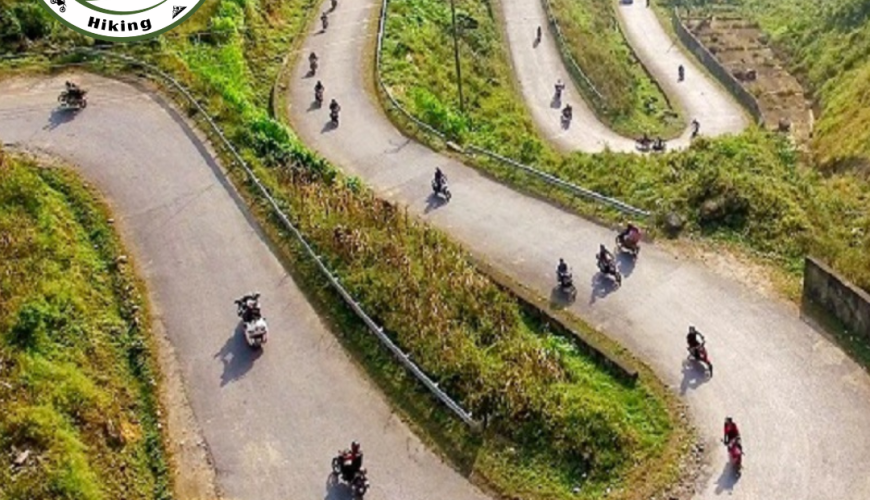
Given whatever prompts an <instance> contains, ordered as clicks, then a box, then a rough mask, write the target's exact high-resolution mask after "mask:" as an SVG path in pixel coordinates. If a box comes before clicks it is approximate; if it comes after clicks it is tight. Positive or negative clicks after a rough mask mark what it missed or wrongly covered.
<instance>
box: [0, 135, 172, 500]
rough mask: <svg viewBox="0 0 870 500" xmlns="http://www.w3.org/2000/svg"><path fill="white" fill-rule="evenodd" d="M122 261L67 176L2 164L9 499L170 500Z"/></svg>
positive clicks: (2, 346) (0, 299) (102, 219)
mask: <svg viewBox="0 0 870 500" xmlns="http://www.w3.org/2000/svg"><path fill="white" fill-rule="evenodd" d="M0 158H2V151H0ZM122 253H123V250H122V248H121V246H120V243H119V241H118V239H117V237H116V236H115V233H114V232H113V231H112V227H111V226H110V225H109V224H108V222H107V219H106V212H105V208H104V207H103V206H102V205H101V204H100V203H99V202H98V201H95V197H94V196H92V195H91V194H90V193H89V192H88V191H87V190H86V189H85V188H84V187H83V186H82V184H81V183H80V182H79V181H78V180H77V179H76V178H75V177H74V176H73V175H72V174H71V173H70V172H69V171H66V170H55V169H43V168H39V167H38V166H36V165H35V164H33V163H32V162H31V161H30V160H23V159H16V158H9V157H7V158H6V160H5V161H4V160H2V159H0V408H2V411H0V450H2V456H3V459H2V460H0V499H2V500H54V499H59V498H68V499H77V500H115V499H118V498H124V499H128V500H136V499H142V500H145V499H169V498H170V489H169V484H168V481H169V478H168V474H167V470H166V462H165V459H164V456H163V447H162V444H161V437H160V434H159V432H158V427H157V417H156V412H157V407H156V405H157V403H156V398H155V395H154V386H153V381H154V378H155V376H156V375H155V373H154V371H153V368H152V366H153V361H152V359H151V355H150V352H149V347H148V341H147V339H146V336H145V332H144V331H143V329H142V328H141V327H140V326H138V324H137V323H134V322H133V317H134V315H135V314H136V312H135V311H136V308H138V307H139V305H140V304H139V298H138V294H137V292H136V289H135V287H134V286H133V284H134V279H135V278H134V277H133V276H132V275H131V274H130V273H129V271H127V270H126V269H125V268H124V266H119V265H117V264H116V263H115V258H116V257H117V256H118V255H120V254H122ZM23 453H29V455H28V456H26V459H25V460H23V462H22V463H21V464H20V465H18V466H16V465H13V461H14V460H15V459H16V458H18V457H23V456H24V455H22V454H23Z"/></svg>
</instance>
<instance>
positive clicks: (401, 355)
mask: <svg viewBox="0 0 870 500" xmlns="http://www.w3.org/2000/svg"><path fill="white" fill-rule="evenodd" d="M74 52H78V53H84V54H88V55H91V56H97V57H109V58H115V59H118V60H120V61H123V62H124V63H126V64H129V65H130V66H133V67H139V68H142V69H145V70H147V71H148V72H150V73H152V74H154V75H157V76H159V77H160V78H161V79H163V80H164V81H166V82H167V83H169V84H170V85H171V86H172V87H173V88H174V89H175V90H176V91H178V92H179V93H180V94H181V95H182V96H184V97H185V99H186V100H187V101H188V102H189V103H190V104H191V105H192V106H193V107H194V108H196V110H197V111H198V114H199V116H201V117H202V118H203V119H204V120H205V121H206V123H208V125H209V128H210V129H211V131H212V132H213V133H214V135H215V136H217V137H218V138H219V139H220V142H221V144H222V145H223V146H224V147H225V148H226V150H227V151H229V153H230V156H231V158H232V160H234V162H235V164H237V165H238V166H239V167H241V168H242V170H244V171H245V174H247V176H248V178H249V179H250V180H251V182H253V183H254V185H255V186H257V189H258V190H259V191H260V194H262V195H263V197H265V198H266V200H267V201H268V202H269V205H270V206H271V207H272V210H274V212H275V214H276V215H277V216H278V218H280V219H281V222H282V223H283V224H284V226H285V227H286V228H287V229H288V230H289V231H290V232H292V233H293V235H294V236H296V239H297V240H298V241H299V243H301V244H302V246H303V247H304V248H305V251H306V253H307V254H308V255H309V256H310V257H311V258H312V259H314V261H315V262H316V263H317V267H318V268H319V269H320V271H321V272H322V273H323V274H324V276H326V278H327V279H328V281H329V283H330V285H332V287H333V288H334V289H335V291H337V292H338V293H339V295H341V297H342V299H344V301H345V303H346V304H347V305H348V306H350V308H351V309H352V310H353V311H354V313H356V315H357V316H358V317H359V318H360V319H362V320H363V322H364V323H365V324H366V326H367V327H368V328H369V330H371V331H372V333H374V334H375V336H377V338H378V340H380V341H381V343H383V344H384V345H385V346H386V347H387V348H388V349H389V350H390V352H392V353H393V355H394V356H395V357H396V358H398V360H399V362H400V363H402V365H404V367H405V368H406V369H407V370H408V371H409V372H411V373H412V374H413V375H414V376H415V377H417V379H418V380H419V381H420V382H421V383H422V384H423V385H424V386H426V388H427V389H429V390H430V391H431V392H432V394H434V395H435V396H436V397H437V398H438V399H439V400H441V402H442V403H444V405H445V406H447V407H448V408H449V409H450V410H451V411H452V412H453V413H455V414H456V416H458V417H459V418H460V419H461V420H462V421H463V422H465V423H466V424H467V425H469V426H470V427H472V428H474V429H478V428H479V426H480V424H479V423H478V422H477V421H475V420H474V418H472V414H471V412H468V411H466V410H465V409H464V408H462V407H461V406H460V405H459V403H457V402H456V401H454V400H453V399H452V398H451V397H450V396H449V395H447V393H445V392H444V391H443V390H442V389H441V388H440V387H438V383H437V382H435V381H433V380H432V379H431V378H429V376H428V375H426V373H424V372H423V370H421V369H420V367H419V366H417V364H416V363H414V362H413V361H411V356H410V355H409V354H406V353H405V352H403V351H402V350H401V348H399V346H397V345H396V344H395V343H394V342H393V341H392V340H391V339H390V338H389V336H387V334H386V333H384V329H383V327H381V326H379V325H377V324H376V323H375V322H374V321H373V320H372V318H371V317H370V316H369V315H368V314H367V313H366V312H365V310H364V309H363V308H362V306H361V305H360V304H359V303H358V302H357V301H356V300H354V298H353V297H352V296H351V294H350V293H349V292H348V291H347V290H346V289H345V288H344V287H343V286H342V285H341V283H340V282H339V278H338V276H336V275H335V274H334V273H333V272H332V271H330V270H329V268H328V267H326V264H324V263H323V259H322V258H321V257H320V256H319V255H317V253H316V252H315V251H314V249H313V248H312V247H311V245H310V244H309V243H308V242H307V241H306V240H305V238H304V237H303V235H302V233H301V232H300V231H299V229H297V228H296V226H294V225H293V223H292V222H290V218H289V217H288V216H287V214H285V213H284V211H283V210H281V207H280V206H279V204H278V202H277V200H275V198H273V197H272V195H271V194H270V193H269V190H268V189H267V188H266V186H265V185H263V183H262V182H260V179H259V178H257V176H256V174H254V171H253V170H252V169H251V168H250V167H249V166H248V164H247V163H246V162H245V160H244V159H242V157H241V155H239V153H238V151H237V150H236V148H235V147H234V146H233V145H232V143H230V141H229V140H228V139H227V138H226V136H225V135H224V134H223V132H222V131H221V129H220V128H219V127H218V126H217V124H216V123H215V122H214V120H213V119H212V118H211V116H209V114H208V113H207V112H206V110H205V109H204V108H203V107H202V105H200V104H199V102H198V101H197V100H196V99H194V97H193V96H192V95H190V93H189V92H188V91H187V89H185V88H184V87H183V86H182V85H181V84H180V83H178V82H177V81H176V80H175V79H174V78H172V77H171V76H169V75H168V74H166V73H165V72H163V71H161V70H160V69H158V68H157V67H155V66H153V65H151V64H148V63H146V62H143V61H139V60H137V59H135V58H132V57H130V56H126V55H122V54H114V53H110V52H106V51H98V50H93V49H77V50H75V51H74Z"/></svg>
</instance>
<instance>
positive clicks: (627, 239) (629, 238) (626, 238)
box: [619, 222, 640, 245]
mask: <svg viewBox="0 0 870 500" xmlns="http://www.w3.org/2000/svg"><path fill="white" fill-rule="evenodd" d="M639 239H640V229H638V228H637V226H635V225H634V224H632V223H631V222H629V223H628V225H627V226H626V227H625V229H624V230H623V231H622V232H621V233H619V241H620V242H622V243H623V244H624V243H629V244H634V245H637V241H638V240H639Z"/></svg>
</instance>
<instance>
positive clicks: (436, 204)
mask: <svg viewBox="0 0 870 500" xmlns="http://www.w3.org/2000/svg"><path fill="white" fill-rule="evenodd" d="M446 204H447V200H445V199H444V198H442V197H440V196H438V195H437V194H435V193H429V197H428V198H426V208H425V209H424V210H423V213H424V214H428V213H429V212H431V211H432V210H438V209H439V208H441V207H443V206H444V205H446Z"/></svg>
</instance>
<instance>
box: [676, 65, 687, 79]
mask: <svg viewBox="0 0 870 500" xmlns="http://www.w3.org/2000/svg"><path fill="white" fill-rule="evenodd" d="M677 77H678V78H677V81H680V82H682V81H683V80H684V79H685V78H686V68H684V67H683V65H682V64H680V67H679V68H677Z"/></svg>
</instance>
